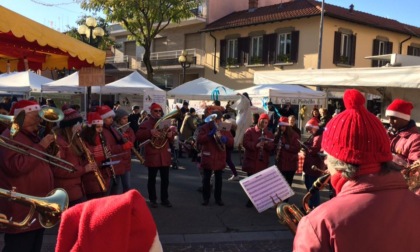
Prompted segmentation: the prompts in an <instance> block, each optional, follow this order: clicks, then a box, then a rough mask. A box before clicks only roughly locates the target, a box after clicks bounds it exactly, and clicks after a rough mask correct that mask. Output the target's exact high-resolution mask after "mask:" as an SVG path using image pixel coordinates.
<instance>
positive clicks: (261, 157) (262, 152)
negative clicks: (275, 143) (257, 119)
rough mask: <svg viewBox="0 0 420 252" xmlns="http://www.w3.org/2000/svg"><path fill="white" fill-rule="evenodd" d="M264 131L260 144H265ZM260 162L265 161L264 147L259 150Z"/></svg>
mask: <svg viewBox="0 0 420 252" xmlns="http://www.w3.org/2000/svg"><path fill="white" fill-rule="evenodd" d="M264 137H265V136H264V129H261V137H260V143H264ZM258 160H259V161H263V160H264V145H261V146H260V149H259V150H258Z"/></svg>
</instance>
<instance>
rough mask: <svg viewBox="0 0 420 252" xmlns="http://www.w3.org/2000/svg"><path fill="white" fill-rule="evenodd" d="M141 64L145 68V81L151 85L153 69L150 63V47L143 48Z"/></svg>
mask: <svg viewBox="0 0 420 252" xmlns="http://www.w3.org/2000/svg"><path fill="white" fill-rule="evenodd" d="M143 63H144V65H145V66H146V71H147V80H149V81H150V82H152V83H153V67H152V62H150V47H149V48H147V47H145V48H144V54H143Z"/></svg>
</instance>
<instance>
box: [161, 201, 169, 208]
mask: <svg viewBox="0 0 420 252" xmlns="http://www.w3.org/2000/svg"><path fill="white" fill-rule="evenodd" d="M160 204H162V206H166V207H172V204H171V202H169V200H165V201H162V203H160Z"/></svg>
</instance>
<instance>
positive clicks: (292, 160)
mask: <svg viewBox="0 0 420 252" xmlns="http://www.w3.org/2000/svg"><path fill="white" fill-rule="evenodd" d="M298 140H299V135H298V133H296V132H295V131H294V130H293V129H292V127H291V126H290V124H289V119H288V118H287V117H285V116H282V117H280V119H279V127H278V129H277V132H276V135H275V137H274V144H275V145H276V147H275V148H276V156H275V157H276V166H277V168H278V169H279V170H280V172H281V174H283V177H284V178H285V179H286V181H287V183H288V184H289V185H290V186H292V183H293V178H294V176H295V173H296V171H297V169H298V153H299V150H300V144H299V141H298Z"/></svg>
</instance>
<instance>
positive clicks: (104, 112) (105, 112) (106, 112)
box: [96, 105, 115, 119]
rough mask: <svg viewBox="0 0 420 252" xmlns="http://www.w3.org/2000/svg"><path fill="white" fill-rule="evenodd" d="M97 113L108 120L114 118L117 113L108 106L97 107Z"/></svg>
mask: <svg viewBox="0 0 420 252" xmlns="http://www.w3.org/2000/svg"><path fill="white" fill-rule="evenodd" d="M96 112H98V113H99V115H100V116H101V117H102V119H105V118H108V117H110V116H112V117H114V116H115V112H114V110H112V109H111V108H110V107H108V106H107V105H103V106H98V107H96Z"/></svg>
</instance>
